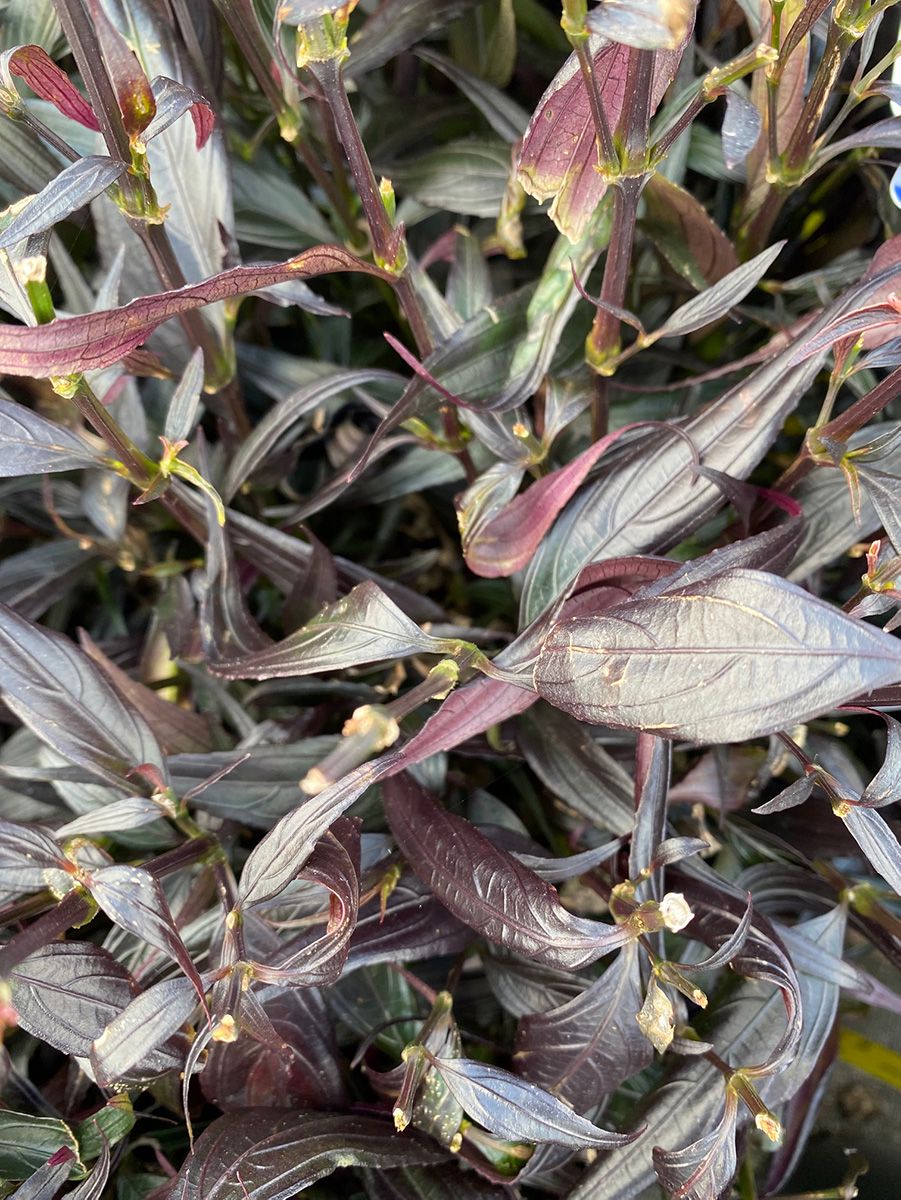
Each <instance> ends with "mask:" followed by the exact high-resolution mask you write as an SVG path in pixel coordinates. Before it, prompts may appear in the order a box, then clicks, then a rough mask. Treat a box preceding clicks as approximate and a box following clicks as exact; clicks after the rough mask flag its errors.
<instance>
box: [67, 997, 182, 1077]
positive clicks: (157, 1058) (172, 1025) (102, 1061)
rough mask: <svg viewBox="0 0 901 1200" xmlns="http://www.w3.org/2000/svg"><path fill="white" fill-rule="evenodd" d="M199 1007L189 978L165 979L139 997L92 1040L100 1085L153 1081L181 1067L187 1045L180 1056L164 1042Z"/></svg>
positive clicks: (91, 1051) (92, 1050) (92, 1057)
mask: <svg viewBox="0 0 901 1200" xmlns="http://www.w3.org/2000/svg"><path fill="white" fill-rule="evenodd" d="M196 1008H197V993H196V991H195V989H194V986H193V984H192V983H191V981H190V980H188V979H184V978H181V977H179V978H176V979H165V980H163V982H162V983H157V984H154V985H153V986H152V987H149V988H148V989H147V990H146V991H144V992H141V994H140V995H139V996H137V997H136V998H135V999H134V1000H132V1002H131V1003H130V1004H129V1005H128V1006H127V1007H126V1008H125V1009H123V1011H122V1012H121V1013H119V1014H118V1015H117V1016H116V1017H114V1018H113V1020H112V1021H110V1022H109V1023H108V1024H107V1025H106V1027H105V1028H104V1029H102V1030H101V1032H100V1033H99V1034H97V1035H96V1036H95V1038H94V1041H93V1045H92V1047H91V1050H90V1055H91V1064H92V1066H93V1068H94V1073H95V1075H96V1076H97V1079H98V1081H99V1082H100V1083H101V1084H102V1085H103V1086H109V1085H110V1084H112V1083H113V1082H114V1081H115V1080H117V1079H121V1078H123V1077H129V1076H131V1075H132V1074H134V1073H137V1074H140V1075H141V1076H150V1077H152V1076H154V1075H160V1074H162V1073H163V1072H164V1071H167V1070H171V1069H172V1068H173V1067H181V1066H182V1065H183V1063H184V1055H185V1054H186V1053H187V1050H188V1045H187V1043H186V1042H185V1043H184V1045H183V1047H182V1054H181V1056H180V1057H179V1056H177V1055H175V1054H173V1053H171V1052H170V1051H169V1050H168V1049H167V1048H166V1047H165V1043H166V1042H168V1041H169V1039H170V1038H171V1037H172V1035H173V1034H174V1033H175V1032H176V1031H177V1030H178V1029H180V1028H181V1026H182V1025H184V1024H185V1022H186V1021H188V1020H189V1018H190V1017H191V1014H192V1013H193V1012H194V1010H195V1009H196Z"/></svg>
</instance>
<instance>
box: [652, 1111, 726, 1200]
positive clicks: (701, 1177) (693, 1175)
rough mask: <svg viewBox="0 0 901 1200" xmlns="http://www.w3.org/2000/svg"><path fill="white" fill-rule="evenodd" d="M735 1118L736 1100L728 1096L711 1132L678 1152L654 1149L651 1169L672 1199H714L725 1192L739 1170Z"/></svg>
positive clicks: (659, 1148)
mask: <svg viewBox="0 0 901 1200" xmlns="http://www.w3.org/2000/svg"><path fill="white" fill-rule="evenodd" d="M737 1118H738V1101H737V1098H736V1097H735V1096H734V1095H733V1094H732V1093H727V1095H726V1105H725V1108H724V1110H723V1115H722V1117H721V1118H720V1120H719V1122H718V1123H717V1125H716V1126H715V1128H714V1129H712V1130H711V1131H710V1133H705V1134H704V1136H703V1137H701V1138H699V1139H698V1140H697V1141H696V1142H692V1143H691V1144H690V1145H688V1146H685V1147H683V1149H681V1150H663V1149H661V1147H659V1146H655V1147H654V1170H655V1171H656V1172H657V1178H658V1179H659V1180H660V1184H661V1186H662V1188H663V1189H664V1191H665V1192H666V1194H667V1195H668V1196H670V1197H672V1200H716V1198H717V1197H720V1196H723V1195H724V1194H725V1193H726V1191H727V1189H728V1188H729V1185H730V1184H731V1182H732V1179H733V1177H734V1175H735V1172H736V1170H737V1169H738V1155H737V1153H736V1149H735V1129H736V1123H737Z"/></svg>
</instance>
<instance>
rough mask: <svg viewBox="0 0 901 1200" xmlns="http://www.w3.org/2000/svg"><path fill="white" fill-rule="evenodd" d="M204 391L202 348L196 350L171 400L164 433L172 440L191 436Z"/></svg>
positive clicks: (176, 440) (178, 440)
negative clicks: (201, 394)
mask: <svg viewBox="0 0 901 1200" xmlns="http://www.w3.org/2000/svg"><path fill="white" fill-rule="evenodd" d="M202 391H203V354H202V352H201V351H200V350H195V351H194V353H193V354H192V355H191V358H190V360H189V362H188V365H187V366H186V367H185V369H184V373H183V375H182V377H181V379H180V380H179V381H178V387H177V388H176V389H175V391H174V392H173V393H172V399H171V400H170V401H169V411H168V412H167V413H166V424H165V427H164V428H163V433H164V435H165V436H166V437H167V438H168V439H169V441H170V442H180V441H182V440H184V439H185V438H189V437H190V436H191V433H192V431H193V429H194V426H195V425H196V423H197V413H198V409H199V407H200V393H201V392H202Z"/></svg>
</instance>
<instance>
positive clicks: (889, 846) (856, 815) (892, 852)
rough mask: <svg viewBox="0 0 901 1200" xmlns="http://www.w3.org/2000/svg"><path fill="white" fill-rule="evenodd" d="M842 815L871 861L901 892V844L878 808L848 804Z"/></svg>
mask: <svg viewBox="0 0 901 1200" xmlns="http://www.w3.org/2000/svg"><path fill="white" fill-rule="evenodd" d="M847 807H848V811H847V812H844V811H843V812H841V813H840V816H841V818H842V820H843V821H844V823H845V828H846V829H847V830H848V833H850V834H851V836H852V837H853V838H854V840H855V842H857V844H858V846H860V848H861V850H862V851H863V852H864V854H865V855H866V858H867V860H868V861H869V863H870V865H871V866H872V867H873V868H874V869H875V870H876V871H878V872H879V874H880V875H881V876H882V878H883V879H884V880H885V882H886V883H887V884H888V885H889V887H890V888H891V889H892V891H893V892H895V893H897V894H901V846H899V844H898V839H897V838H896V837H895V835H894V834H893V833H892V831H891V829H890V828H889V827H888V825H887V824H886V823H885V819H884V818H883V817H881V816H880V815H879V813H878V812H877V811H876V810H875V809H874V808H865V807H863V806H862V805H860V804H854V805H848V806H847Z"/></svg>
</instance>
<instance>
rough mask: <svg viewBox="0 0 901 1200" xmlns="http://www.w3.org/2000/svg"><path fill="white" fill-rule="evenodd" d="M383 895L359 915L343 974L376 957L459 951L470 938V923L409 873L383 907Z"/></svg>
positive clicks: (387, 958)
mask: <svg viewBox="0 0 901 1200" xmlns="http://www.w3.org/2000/svg"><path fill="white" fill-rule="evenodd" d="M380 901H381V898H380V897H376V898H375V899H374V900H373V901H372V902H371V903H370V904H369V905H367V906H365V907H364V909H363V911H362V912H361V914H360V916H359V918H358V920H357V924H356V926H355V927H354V931H353V936H352V937H351V940H350V952H349V954H348V958H347V967H346V970H345V974H346V973H347V971H350V970H356V969H357V968H358V967H363V966H369V965H371V964H374V963H384V962H389V963H390V962H396V961H397V959H398V957H401V958H403V961H404V962H416V961H417V960H418V959H422V958H434V957H440V956H441V955H444V954H458V953H459V952H460V951H461V950H463V949H464V948H465V947H466V946H468V945H469V943H470V942H471V941H472V931H471V930H470V928H469V927H468V926H467V925H464V924H463V923H462V922H461V921H458V920H457V918H456V917H454V916H452V915H451V913H449V912H448V911H447V909H446V908H445V907H444V905H443V904H440V903H439V902H438V901H437V900H436V899H435V897H434V896H432V895H431V894H430V893H429V891H428V890H427V889H426V888H425V886H424V885H423V884H422V883H420V881H419V880H418V879H416V878H415V877H414V876H413V875H411V874H404V875H403V876H402V878H401V881H400V883H398V885H397V886H396V887H395V888H394V890H393V891H392V893H391V895H390V896H389V897H388V900H387V903H386V904H385V907H384V911H383V910H382V905H381V902H380ZM407 1040H409V1039H407ZM402 1048H403V1047H401V1049H402Z"/></svg>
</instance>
